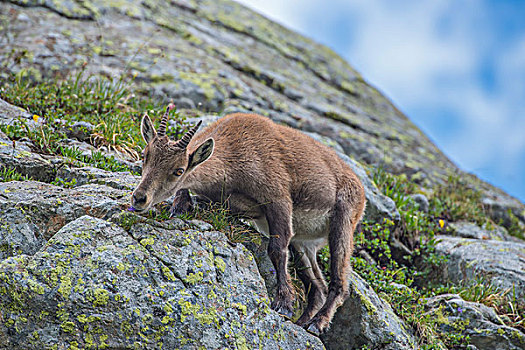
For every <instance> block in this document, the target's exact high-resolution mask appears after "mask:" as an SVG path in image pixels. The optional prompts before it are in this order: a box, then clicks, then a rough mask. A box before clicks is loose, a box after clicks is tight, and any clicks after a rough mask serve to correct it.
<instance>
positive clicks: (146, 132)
mask: <svg viewBox="0 0 525 350" xmlns="http://www.w3.org/2000/svg"><path fill="white" fill-rule="evenodd" d="M170 109H171V106H170V107H168V110H167V111H166V113H165V114H164V116H163V118H162V120H161V122H160V126H159V129H158V132H156V131H155V128H154V126H153V123H152V122H151V119H150V118H149V117H148V116H147V115H145V116H144V118H143V119H142V125H141V131H142V136H143V137H144V140H145V141H146V143H147V146H146V148H145V149H144V165H143V168H142V180H141V182H140V184H139V185H138V187H137V188H136V189H135V191H134V193H133V196H132V202H131V203H132V206H133V207H134V208H135V210H137V211H144V210H147V209H149V208H150V207H151V206H152V205H154V204H156V203H158V202H160V201H163V200H165V199H167V198H168V197H170V196H172V195H173V194H175V193H177V192H179V193H181V192H183V191H186V193H187V190H191V191H192V192H194V193H195V194H197V195H200V196H203V197H206V198H208V199H210V200H212V201H222V202H226V205H227V206H228V208H229V209H230V210H231V211H232V212H233V213H235V214H240V215H242V216H243V217H246V218H248V219H251V220H253V221H254V222H255V223H256V224H257V226H258V227H259V228H261V229H262V230H265V231H267V233H268V234H269V237H270V240H269V245H268V255H269V256H270V259H271V260H272V263H273V265H274V267H275V270H276V275H277V276H276V277H277V291H276V296H275V299H274V301H273V303H272V308H273V309H274V310H277V311H278V312H279V313H280V314H282V315H285V316H288V317H290V316H291V315H292V310H293V300H294V293H293V288H292V285H291V283H290V275H289V273H288V270H287V263H288V249H290V250H291V251H292V252H293V253H294V254H295V255H297V256H298V257H299V258H300V265H302V266H300V267H299V268H298V274H299V276H300V278H301V280H302V282H303V284H304V286H305V288H306V291H307V293H308V296H307V297H308V303H307V306H306V308H305V310H304V312H303V314H302V315H301V317H300V318H299V319H298V321H297V324H299V325H301V326H303V327H305V328H306V329H308V330H309V331H311V332H314V333H320V332H323V331H325V330H326V329H327V327H328V326H329V324H330V321H331V320H332V317H333V315H334V313H335V311H336V309H337V308H338V307H339V306H340V305H341V304H342V303H343V301H344V300H345V298H346V297H347V295H348V286H347V278H348V274H349V272H350V266H349V259H350V256H351V255H352V249H353V233H354V230H355V227H356V225H357V223H358V222H359V220H360V219H361V217H362V215H363V211H364V208H365V195H364V190H363V186H362V184H361V182H360V181H359V179H358V178H357V176H356V175H355V174H354V172H353V171H352V170H351V169H350V168H349V167H348V166H347V165H346V164H345V163H344V162H343V160H341V159H340V158H339V157H338V156H337V155H336V153H335V152H334V151H333V150H331V149H330V148H329V147H326V146H324V145H322V144H321V143H319V142H317V141H315V140H313V139H312V138H310V137H308V136H306V135H304V134H302V133H301V132H299V131H297V130H294V129H292V128H289V127H286V126H281V125H278V124H275V123H273V122H272V121H271V120H270V119H268V118H265V117H262V116H259V115H254V114H241V113H236V114H231V115H228V116H226V117H224V118H222V119H220V120H218V121H217V122H215V123H213V124H212V125H210V126H208V127H207V128H205V129H204V130H202V131H201V132H199V133H198V134H196V135H195V132H196V131H197V129H198V127H199V126H200V123H199V124H197V125H196V126H195V127H193V128H192V129H191V130H190V131H188V132H187V133H186V134H185V135H184V136H183V137H182V138H181V139H180V140H178V141H171V140H170V139H169V138H168V137H167V136H166V124H167V119H168V113H169V110H170ZM174 204H175V203H174ZM327 243H328V244H329V247H330V254H331V265H330V277H331V279H330V285H329V287H327V285H326V282H325V279H324V277H323V274H322V272H321V270H320V268H319V266H318V265H317V261H316V253H317V251H318V250H319V248H321V247H323V246H325V245H326V244H327Z"/></svg>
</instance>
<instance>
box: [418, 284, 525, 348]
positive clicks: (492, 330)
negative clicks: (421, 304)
mask: <svg viewBox="0 0 525 350" xmlns="http://www.w3.org/2000/svg"><path fill="white" fill-rule="evenodd" d="M426 306H427V307H428V308H429V309H430V310H429V312H428V313H429V314H432V315H434V316H435V317H436V318H437V319H438V320H439V321H440V323H441V325H440V328H441V330H442V331H444V332H450V331H454V332H458V331H459V333H461V334H463V335H464V336H466V337H467V336H468V337H469V339H470V346H471V349H478V350H523V349H525V334H523V332H521V331H520V330H518V329H516V328H512V327H508V326H505V325H504V324H503V321H502V320H501V318H500V317H499V316H498V315H497V314H496V312H495V311H494V309H492V308H490V307H488V306H485V305H483V304H479V303H474V302H469V301H465V300H463V299H462V298H461V297H460V296H459V295H455V294H445V295H439V296H437V297H434V298H431V299H429V300H428V301H427V303H426Z"/></svg>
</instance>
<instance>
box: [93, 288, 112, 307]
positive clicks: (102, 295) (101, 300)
mask: <svg viewBox="0 0 525 350" xmlns="http://www.w3.org/2000/svg"><path fill="white" fill-rule="evenodd" d="M94 297H95V300H94V302H93V306H95V307H96V306H105V305H107V303H108V301H109V291H107V290H106V289H103V288H97V289H95V290H94Z"/></svg>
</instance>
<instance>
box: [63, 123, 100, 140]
mask: <svg viewBox="0 0 525 350" xmlns="http://www.w3.org/2000/svg"><path fill="white" fill-rule="evenodd" d="M65 129H66V130H65V132H66V135H67V137H69V138H73V139H77V140H79V141H89V139H90V137H91V133H92V132H93V130H94V129H95V127H94V126H93V124H91V123H88V122H84V121H79V122H76V123H73V125H71V126H68V127H66V128H65Z"/></svg>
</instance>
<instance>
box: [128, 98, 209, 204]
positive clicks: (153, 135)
mask: <svg viewBox="0 0 525 350" xmlns="http://www.w3.org/2000/svg"><path fill="white" fill-rule="evenodd" d="M172 108H173V105H169V106H168V108H167V109H166V113H165V114H164V116H163V117H162V120H161V122H160V126H159V130H158V131H155V127H154V126H153V123H152V122H151V119H150V118H149V116H148V115H147V114H145V115H144V117H143V118H142V124H141V127H140V131H141V133H142V137H143V138H144V141H146V144H147V145H146V147H145V148H144V151H143V165H142V179H141V181H140V184H139V185H138V186H137V188H136V189H135V191H134V192H133V196H132V198H131V205H132V208H133V209H134V210H136V211H144V210H147V209H149V208H150V207H151V206H153V205H155V204H157V203H159V202H161V201H163V200H165V199H167V198H168V197H170V196H172V195H173V194H175V192H176V191H177V190H179V189H180V188H182V186H183V185H184V181H185V179H186V177H187V176H188V174H189V173H191V171H192V170H193V169H195V167H196V166H197V165H199V164H201V163H202V162H204V161H205V160H207V159H208V158H209V157H210V156H211V154H212V153H213V147H214V141H213V139H211V138H210V139H207V140H206V141H204V142H203V143H201V144H200V145H199V146H197V147H196V148H195V147H192V148H194V149H195V150H194V151H193V152H189V150H188V144H189V143H190V141H191V139H192V138H193V135H194V134H195V132H196V131H197V129H198V128H199V126H200V124H201V122H199V123H198V124H197V125H195V126H194V127H193V128H191V129H190V130H189V131H188V132H187V133H186V134H184V136H183V137H182V138H181V139H180V140H178V141H171V140H170V139H169V138H168V136H166V125H167V123H168V114H169V112H170V110H171V109H172Z"/></svg>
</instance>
